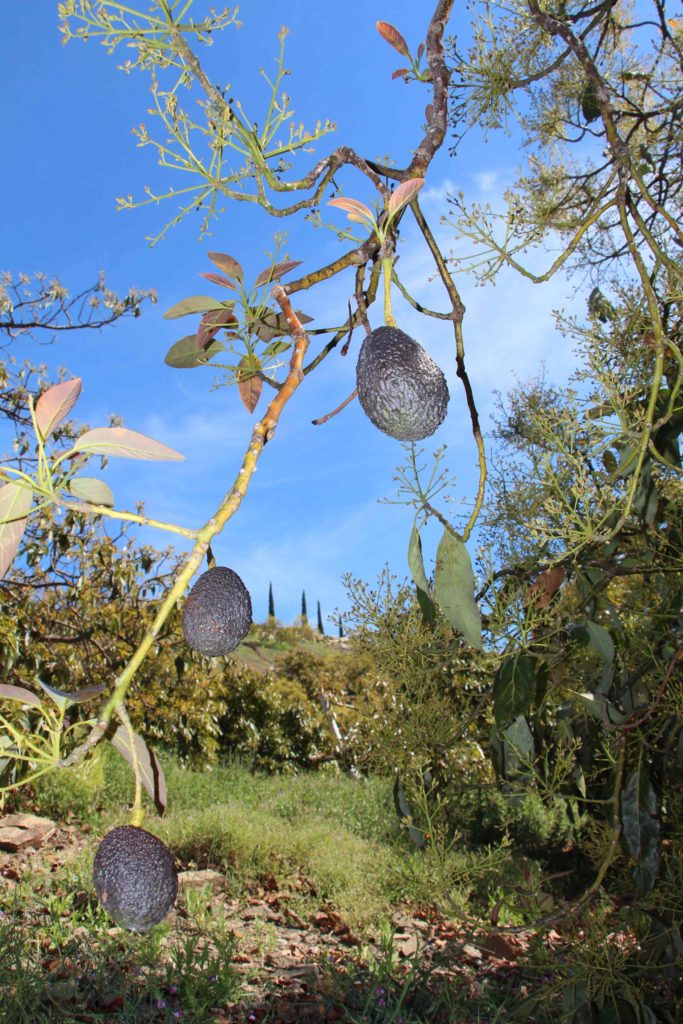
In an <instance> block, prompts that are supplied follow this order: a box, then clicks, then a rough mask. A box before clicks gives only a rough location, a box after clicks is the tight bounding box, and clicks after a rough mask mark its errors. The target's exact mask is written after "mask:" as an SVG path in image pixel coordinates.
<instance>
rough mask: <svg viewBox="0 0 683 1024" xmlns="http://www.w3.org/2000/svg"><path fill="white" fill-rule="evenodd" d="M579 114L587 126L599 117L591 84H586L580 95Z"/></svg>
mask: <svg viewBox="0 0 683 1024" xmlns="http://www.w3.org/2000/svg"><path fill="white" fill-rule="evenodd" d="M581 113H582V114H583V116H584V118H585V120H586V121H587V122H588V123H589V124H590V123H591V122H592V121H597V119H598V118H599V117H600V104H599V103H598V94H597V93H596V91H595V85H594V84H593V82H587V83H586V87H585V89H584V90H583V93H582V94H581Z"/></svg>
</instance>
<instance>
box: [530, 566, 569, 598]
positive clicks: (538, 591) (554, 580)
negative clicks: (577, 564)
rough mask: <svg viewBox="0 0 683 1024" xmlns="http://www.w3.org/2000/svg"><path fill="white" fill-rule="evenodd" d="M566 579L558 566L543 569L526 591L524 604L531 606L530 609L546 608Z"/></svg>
mask: <svg viewBox="0 0 683 1024" xmlns="http://www.w3.org/2000/svg"><path fill="white" fill-rule="evenodd" d="M566 578H567V576H566V573H565V571H564V569H563V568H562V566H560V565H554V566H553V567H552V568H551V569H545V570H544V572H542V573H541V575H540V576H539V577H538V579H537V580H536V582H535V583H533V584H532V585H531V586H530V587H529V589H528V590H527V593H526V597H525V598H524V604H525V605H531V607H532V608H547V607H548V605H549V604H550V602H551V601H552V599H553V597H554V596H555V593H556V592H557V590H559V588H560V587H561V586H562V584H563V583H564V581H565V579H566Z"/></svg>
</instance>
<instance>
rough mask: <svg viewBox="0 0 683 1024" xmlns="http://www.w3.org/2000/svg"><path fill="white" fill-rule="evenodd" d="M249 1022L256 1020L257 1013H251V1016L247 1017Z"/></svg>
mask: <svg viewBox="0 0 683 1024" xmlns="http://www.w3.org/2000/svg"><path fill="white" fill-rule="evenodd" d="M247 1020H250V1021H254V1020H256V1014H255V1013H250V1014H249V1016H248V1017H247Z"/></svg>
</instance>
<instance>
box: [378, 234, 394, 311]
mask: <svg viewBox="0 0 683 1024" xmlns="http://www.w3.org/2000/svg"><path fill="white" fill-rule="evenodd" d="M379 254H380V258H381V260H382V274H383V281H384V323H385V324H386V325H387V327H396V326H397V324H396V319H395V317H394V314H393V313H392V311H391V273H392V270H393V266H394V245H393V240H392V239H391V238H390V237H388V238H383V239H382V246H381V248H380V250H379Z"/></svg>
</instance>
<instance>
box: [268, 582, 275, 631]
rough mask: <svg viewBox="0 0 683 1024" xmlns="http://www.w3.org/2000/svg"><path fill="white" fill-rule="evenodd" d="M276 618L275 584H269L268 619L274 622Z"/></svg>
mask: <svg viewBox="0 0 683 1024" xmlns="http://www.w3.org/2000/svg"><path fill="white" fill-rule="evenodd" d="M274 619H275V602H274V600H273V584H272V583H269V584H268V621H269V622H273V621H274Z"/></svg>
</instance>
